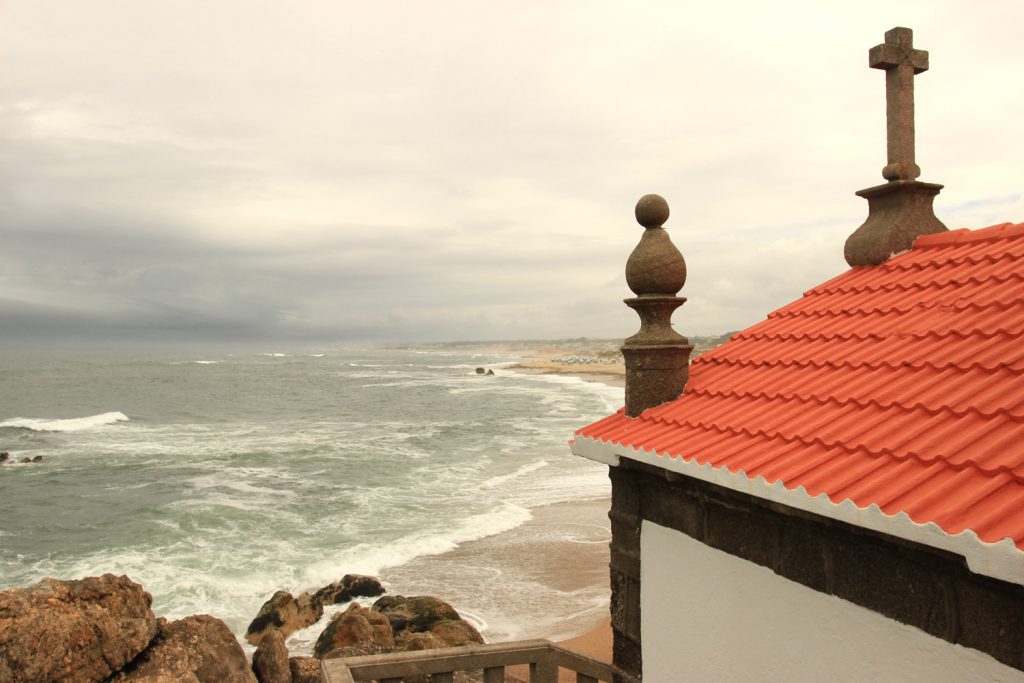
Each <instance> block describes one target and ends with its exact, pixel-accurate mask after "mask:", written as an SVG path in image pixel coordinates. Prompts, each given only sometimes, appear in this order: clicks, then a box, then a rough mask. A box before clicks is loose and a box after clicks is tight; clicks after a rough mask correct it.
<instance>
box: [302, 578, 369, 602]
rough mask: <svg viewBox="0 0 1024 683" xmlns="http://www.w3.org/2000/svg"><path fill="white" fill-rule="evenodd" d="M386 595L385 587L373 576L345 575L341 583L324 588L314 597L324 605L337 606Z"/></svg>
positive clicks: (336, 582) (337, 582)
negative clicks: (358, 599)
mask: <svg viewBox="0 0 1024 683" xmlns="http://www.w3.org/2000/svg"><path fill="white" fill-rule="evenodd" d="M383 594H384V586H382V585H381V583H380V581H379V580H377V578H376V577H373V576H364V575H362V574H345V576H343V577H341V581H335V582H334V583H332V584H330V585H328V586H324V587H323V588H321V589H320V590H318V591H317V592H316V593H314V594H313V597H314V598H316V599H317V600H319V601H320V602H321V603H322V604H324V605H337V604H339V603H342V602H348V601H349V600H352V599H353V598H375V597H377V596H378V595H383Z"/></svg>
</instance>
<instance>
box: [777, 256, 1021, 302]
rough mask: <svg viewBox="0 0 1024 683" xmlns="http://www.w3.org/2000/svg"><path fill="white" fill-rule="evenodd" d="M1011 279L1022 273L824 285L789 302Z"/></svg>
mask: <svg viewBox="0 0 1024 683" xmlns="http://www.w3.org/2000/svg"><path fill="white" fill-rule="evenodd" d="M997 260H1000V261H1001V260H1013V261H1018V260H1019V259H1016V258H1014V259H1009V258H1006V259H1003V258H1000V259H997ZM924 268H934V269H935V270H939V271H941V270H943V269H942V267H941V266H940V265H937V264H929V265H927V266H925V267H923V268H920V270H924ZM1012 279H1017V280H1022V281H1024V273H1018V272H1017V271H1013V270H1011V271H1008V272H1006V273H1002V274H999V275H989V276H985V277H977V276H975V275H970V274H969V275H967V277H965V278H963V279H956V278H950V279H949V280H946V281H945V282H942V283H935V282H915V283H912V284H909V285H907V284H904V283H902V282H883V283H882V284H876V283H874V282H868V283H864V284H860V285H849V286H839V287H835V288H832V289H825V285H820V286H818V287H815V288H814V289H809V290H807V291H806V292H804V295H803V296H802V297H801V298H800V299H796V300H795V301H793V302H791V304H792V303H796V302H797V301H803V300H804V299H807V298H810V297H812V296H822V295H825V294H846V293H849V292H894V291H897V290H900V291H904V292H911V291H914V290H921V289H931V288H934V287H953V286H959V285H963V284H967V283H974V284H984V283H986V282H1004V281H1006V280H1012ZM791 304H787V306H788V305H791Z"/></svg>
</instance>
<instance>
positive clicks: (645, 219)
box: [635, 194, 668, 228]
mask: <svg viewBox="0 0 1024 683" xmlns="http://www.w3.org/2000/svg"><path fill="white" fill-rule="evenodd" d="M635 213H636V222H637V223H639V224H640V225H642V226H644V227H645V228H660V227H661V226H663V225H665V222H666V221H668V202H666V201H665V198H664V197H662V196H661V195H660V194H645V195H644V196H643V197H641V198H640V201H638V202H637V203H636V212H635Z"/></svg>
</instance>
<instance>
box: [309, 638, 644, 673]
mask: <svg viewBox="0 0 1024 683" xmlns="http://www.w3.org/2000/svg"><path fill="white" fill-rule="evenodd" d="M516 664H529V665H530V683H557V681H558V670H559V668H563V669H567V670H569V671H573V672H575V673H576V680H577V683H597V681H609V682H610V681H612V678H613V676H614V675H615V674H618V680H621V681H625V680H629V679H630V677H629V676H625V675H623V673H622V672H618V671H616V670H615V668H614V667H613V666H612V665H611V664H607V663H605V662H601V661H598V660H596V659H593V658H592V657H587V656H586V655H582V654H579V653H578V652H573V651H572V650H566V649H565V648H562V647H559V646H558V645H555V644H554V643H552V642H551V641H549V640H522V641H518V642H512V643H494V644H491V645H465V646H463V647H446V648H438V649H436V650H417V651H414V652H395V653H391V654H385V655H366V656H361V657H346V658H343V659H325V660H324V661H323V662H321V664H320V681H321V683H356V681H381V683H400V682H401V681H403V680H405V677H406V676H424V675H430V676H431V681H432V683H443V682H447V681H451V680H452V675H453V674H454V672H456V671H468V670H471V669H482V670H483V672H484V683H503V682H504V680H505V667H506V666H513V665H516Z"/></svg>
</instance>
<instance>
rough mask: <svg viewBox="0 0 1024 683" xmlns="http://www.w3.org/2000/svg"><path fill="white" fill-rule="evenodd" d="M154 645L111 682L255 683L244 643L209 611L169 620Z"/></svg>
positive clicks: (162, 624) (163, 623)
mask: <svg viewBox="0 0 1024 683" xmlns="http://www.w3.org/2000/svg"><path fill="white" fill-rule="evenodd" d="M161 622H162V623H161V625H160V632H159V634H158V635H157V637H156V638H155V639H154V640H153V644H152V645H150V647H149V648H147V649H146V651H145V652H143V653H142V655H140V656H139V657H138V658H137V659H136V660H135V661H134V662H132V664H131V665H130V666H128V667H127V668H126V669H125V670H124V671H123V672H122V673H120V674H118V675H117V676H115V677H113V678H112V679H110V683H165V682H166V683H171V682H172V681H174V682H180V683H256V677H255V676H254V675H253V673H252V671H251V670H250V669H249V662H248V660H247V659H246V658H245V652H243V651H242V646H241V645H239V644H238V641H237V640H236V639H235V636H234V635H233V634H232V633H231V630H230V629H229V628H228V627H227V624H225V623H224V622H223V621H221V620H220V619H217V618H214V617H211V616H210V615H208V614H199V615H195V616H191V617H185V618H184V619H180V620H178V621H174V622H171V623H169V624H168V623H167V622H166V621H165V620H161Z"/></svg>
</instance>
